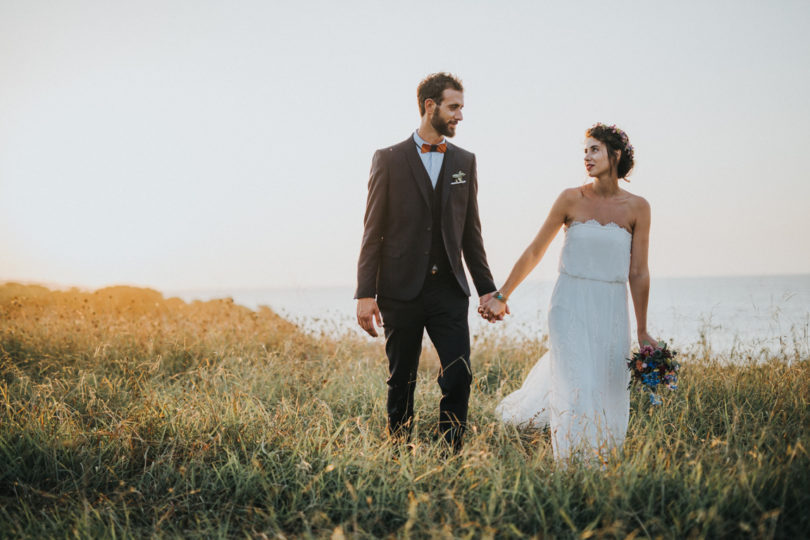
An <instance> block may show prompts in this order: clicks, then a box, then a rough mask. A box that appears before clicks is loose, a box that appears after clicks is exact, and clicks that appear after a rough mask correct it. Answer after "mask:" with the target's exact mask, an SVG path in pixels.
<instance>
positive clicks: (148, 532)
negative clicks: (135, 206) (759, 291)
mask: <svg viewBox="0 0 810 540" xmlns="http://www.w3.org/2000/svg"><path fill="white" fill-rule="evenodd" d="M353 336H354V337H353ZM543 349H544V347H543V343H542V342H532V341H521V340H513V341H510V340H507V339H503V338H498V339H496V338H490V339H476V341H475V342H474V343H473V358H472V363H473V372H474V390H473V394H472V398H471V408H470V417H471V418H470V419H471V427H470V432H469V434H468V437H467V439H466V444H465V447H464V450H463V451H462V452H461V454H459V455H456V456H452V457H446V454H445V452H444V448H443V446H442V443H441V442H439V441H437V440H436V434H435V433H434V431H433V426H434V424H435V421H436V417H437V408H438V401H439V394H438V387H437V385H436V383H435V376H436V369H437V362H436V360H435V358H434V357H433V356H432V354H433V353H432V352H431V351H426V352H427V354H426V356H425V358H424V361H423V366H422V368H420V381H419V386H418V388H417V417H418V418H417V420H418V423H417V428H416V433H415V439H414V442H415V446H414V448H413V449H412V450H410V451H409V450H408V449H403V448H401V447H397V446H392V445H389V444H387V443H386V442H385V439H384V437H383V433H384V417H385V404H384V402H385V383H384V381H385V378H386V363H385V361H384V354H383V351H382V343H381V342H376V343H369V342H367V340H364V339H360V338H359V337H358V336H357V333H356V332H355V331H354V329H347V334H346V335H345V336H344V337H341V338H333V337H327V336H311V335H307V334H304V333H302V332H301V331H300V330H299V329H298V328H297V327H295V326H294V325H292V324H290V323H288V322H286V321H284V320H283V319H281V318H280V317H278V316H277V315H276V314H274V313H273V312H272V311H270V310H269V309H267V308H262V309H260V310H259V311H251V310H248V309H247V308H243V307H241V306H238V305H234V304H233V303H232V302H230V301H227V300H220V301H211V302H205V303H202V302H195V303H191V304H186V303H184V302H182V301H181V300H178V299H164V298H163V297H162V296H161V295H160V294H159V293H157V292H155V291H151V290H146V289H132V288H126V287H116V288H108V289H102V290H99V291H96V292H93V293H85V292H80V291H76V290H73V291H65V292H56V291H49V290H47V289H44V288H42V287H35V286H22V285H15V284H6V285H3V286H0V537H37V538H39V537H59V538H68V537H69V538H74V537H110V538H111V537H116V538H118V537H143V536H159V537H164V536H167V537H233V538H281V537H310V536H312V537H332V538H342V537H360V538H362V537H386V536H392V537H419V538H424V537H442V538H444V537H447V538H450V537H472V538H479V537H498V538H501V537H503V538H508V537H516V538H519V537H531V536H537V537H559V538H567V537H570V538H590V537H594V538H625V537H628V536H629V537H638V538H647V537H663V538H682V537H695V538H704V537H705V538H720V537H730V538H740V537H752V538H802V537H805V538H806V537H808V536H810V456H809V455H808V449H809V448H810V410H809V409H808V400H810V358H806V357H800V355H798V356H797V355H796V354H794V353H791V354H787V353H785V354H784V355H782V356H773V357H771V358H769V359H768V360H767V361H764V362H763V361H753V360H746V359H745V358H742V357H740V358H735V359H733V360H734V362H729V359H728V358H720V357H706V356H705V355H702V356H701V355H698V354H692V355H686V356H685V357H683V358H681V360H682V363H683V365H684V367H683V369H682V372H681V386H680V389H679V391H678V393H677V394H675V395H674V396H671V397H670V398H669V400H668V403H666V405H665V406H663V407H658V408H655V409H652V408H651V407H650V406H649V404H648V403H647V399H646V397H645V396H644V395H642V394H640V393H634V397H633V401H632V410H631V419H630V426H629V430H628V438H627V441H626V443H625V446H624V455H623V456H622V458H621V459H618V460H613V461H612V462H611V463H610V465H609V466H608V468H607V470H604V471H601V470H599V469H598V468H593V467H586V466H581V465H573V466H569V467H561V466H559V465H557V464H555V462H554V460H553V459H552V454H551V445H550V441H549V439H548V435H547V434H543V433H537V432H525V431H517V430H515V429H513V428H505V427H501V426H500V425H499V424H498V423H497V422H496V421H495V420H494V416H493V409H494V407H495V404H496V403H497V402H498V401H499V400H500V399H501V397H503V396H504V395H505V394H506V393H508V392H510V391H511V390H513V389H515V388H516V387H517V386H519V384H520V382H521V380H522V379H523V377H524V375H525V374H526V373H527V371H528V369H529V368H530V367H531V365H532V364H533V362H534V361H535V359H536V358H537V357H538V356H539V354H540V353H541V352H542V351H543Z"/></svg>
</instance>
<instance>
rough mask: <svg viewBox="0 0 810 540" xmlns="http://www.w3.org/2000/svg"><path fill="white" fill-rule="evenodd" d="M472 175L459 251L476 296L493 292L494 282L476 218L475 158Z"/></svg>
mask: <svg viewBox="0 0 810 540" xmlns="http://www.w3.org/2000/svg"><path fill="white" fill-rule="evenodd" d="M471 170H472V174H471V175H470V176H471V177H472V178H470V182H471V184H470V196H469V197H468V198H467V219H466V221H465V222H464V235H463V237H462V240H461V249H462V251H463V253H464V260H465V261H466V263H467V269H468V270H469V271H470V275H471V276H472V279H473V283H474V284H475V290H476V291H477V292H478V296H483V295H485V294H487V293H490V292H493V291H494V290H495V289H496V287H495V281H494V280H493V279H492V272H490V270H489V264H487V254H486V252H485V251H484V240H483V238H482V237H481V220H480V219H479V217H478V171H477V170H476V163H475V156H473V158H472V167H471Z"/></svg>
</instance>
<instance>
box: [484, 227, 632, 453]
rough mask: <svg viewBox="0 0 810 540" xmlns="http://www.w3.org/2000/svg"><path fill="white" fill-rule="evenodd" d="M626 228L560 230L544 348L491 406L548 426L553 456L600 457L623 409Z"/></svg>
mask: <svg viewBox="0 0 810 540" xmlns="http://www.w3.org/2000/svg"><path fill="white" fill-rule="evenodd" d="M631 241H632V235H631V234H630V233H629V232H628V231H627V230H626V229H624V228H622V227H620V226H618V225H616V224H615V223H609V224H607V225H602V224H600V223H599V222H597V221H596V220H589V221H587V222H584V223H580V222H574V223H572V224H571V226H570V227H568V228H567V229H566V230H565V243H564V245H563V249H562V254H561V255H560V264H559V271H560V275H559V277H558V279H557V283H556V285H555V286H554V292H553V293H552V296H551V305H550V307H549V313H548V331H549V350H548V352H547V353H546V354H544V355H543V356H542V357H541V358H540V359H539V360H538V362H537V364H535V366H534V367H533V368H532V370H531V371H530V372H529V375H528V376H527V377H526V380H525V381H524V383H523V386H521V387H520V389H519V390H516V391H515V392H513V393H511V394H509V395H508V396H506V397H505V398H504V399H503V401H501V403H500V404H499V405H498V407H497V408H496V409H495V411H496V414H497V415H498V416H499V417H500V418H501V419H502V420H503V421H504V422H506V423H510V424H515V425H532V426H534V427H544V426H548V427H549V428H550V430H551V440H552V446H553V449H554V457H555V458H556V459H568V458H569V457H571V456H577V455H578V456H581V457H586V458H587V457H590V456H594V453H598V454H599V456H600V459H602V460H604V459H606V458H607V455H608V454H609V453H610V450H611V449H612V448H621V445H622V443H623V441H624V437H625V433H626V431H627V422H628V419H629V411H630V391H629V390H628V388H627V385H628V382H629V381H630V372H629V371H628V369H627V364H626V358H628V356H629V355H630V327H629V318H628V308H627V275H628V272H629V269H630V244H631Z"/></svg>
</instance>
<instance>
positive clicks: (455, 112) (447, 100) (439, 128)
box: [430, 88, 464, 137]
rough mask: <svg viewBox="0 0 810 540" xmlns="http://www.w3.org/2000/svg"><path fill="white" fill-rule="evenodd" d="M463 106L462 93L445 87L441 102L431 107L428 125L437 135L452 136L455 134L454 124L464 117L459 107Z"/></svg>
mask: <svg viewBox="0 0 810 540" xmlns="http://www.w3.org/2000/svg"><path fill="white" fill-rule="evenodd" d="M463 108H464V93H463V92H459V91H458V90H451V89H449V88H445V90H444V92H442V104H441V105H439V106H438V107H434V108H433V115H432V116H431V117H430V125H431V126H433V129H435V130H436V132H437V133H439V135H444V136H445V137H452V136H453V135H455V134H456V124H458V123H459V122H461V121H462V120H463V119H464V116H463V115H462V114H461V109H463Z"/></svg>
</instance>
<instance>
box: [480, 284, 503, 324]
mask: <svg viewBox="0 0 810 540" xmlns="http://www.w3.org/2000/svg"><path fill="white" fill-rule="evenodd" d="M496 292H497V291H493V292H491V293H487V294H485V295H484V296H482V297H481V299H480V301H479V304H478V313H479V314H480V315H481V317H483V318H484V319H486V320H488V321H489V322H491V323H494V322H496V321H502V320H503V318H504V317H505V316H506V315H509V314H511V312H510V311H509V306H508V305H507V304H506V302H503V301H501V300H498V299H497V298H495V293H496Z"/></svg>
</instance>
